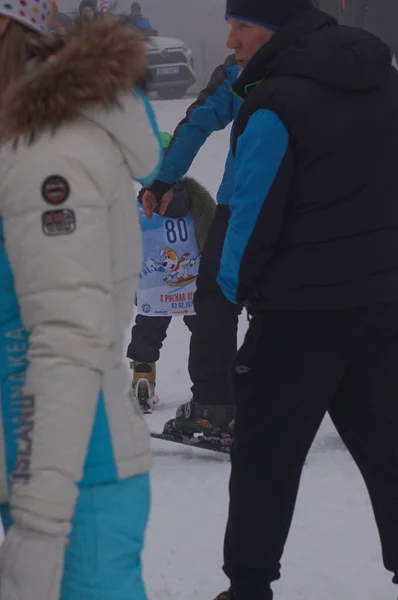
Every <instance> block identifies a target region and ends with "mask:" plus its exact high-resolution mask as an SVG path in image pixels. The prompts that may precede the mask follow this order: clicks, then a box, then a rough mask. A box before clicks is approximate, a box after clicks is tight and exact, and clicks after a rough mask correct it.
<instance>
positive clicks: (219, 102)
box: [149, 55, 242, 204]
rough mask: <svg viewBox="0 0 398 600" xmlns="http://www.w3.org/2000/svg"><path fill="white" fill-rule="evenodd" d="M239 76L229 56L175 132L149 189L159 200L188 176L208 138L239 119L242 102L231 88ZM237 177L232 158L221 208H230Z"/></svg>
mask: <svg viewBox="0 0 398 600" xmlns="http://www.w3.org/2000/svg"><path fill="white" fill-rule="evenodd" d="M239 73H240V69H239V67H238V65H237V64H236V61H235V58H234V56H233V55H231V56H229V57H228V58H227V59H226V61H225V62H224V64H223V65H220V66H219V67H217V68H216V69H215V70H214V72H213V73H212V75H211V77H210V80H209V83H208V84H207V86H206V87H205V88H204V89H203V90H202V91H201V92H200V94H199V96H198V98H197V99H196V100H195V102H194V103H193V104H191V106H190V107H189V108H188V110H187V113H186V116H185V118H184V119H183V120H182V121H181V122H180V123H179V125H178V126H177V128H176V130H175V132H174V135H173V138H172V140H171V142H170V145H169V147H168V150H167V154H166V158H165V160H164V163H163V166H162V169H161V171H160V173H159V175H158V178H157V180H156V181H155V182H154V183H153V184H152V185H151V186H150V187H149V189H150V190H151V191H152V192H153V193H154V194H155V196H156V197H157V198H158V199H159V200H160V198H161V197H162V195H163V194H164V193H165V192H166V191H168V190H169V189H170V188H171V187H173V185H174V184H175V183H176V182H177V181H179V180H180V179H181V178H182V177H183V176H184V175H185V174H186V173H187V172H188V170H189V168H190V166H191V164H192V162H193V160H194V158H195V156H196V155H197V153H198V152H199V150H200V148H201V147H202V146H203V144H204V143H205V141H206V140H207V138H208V137H209V136H210V135H211V134H212V133H213V132H215V131H220V130H222V129H225V127H227V125H229V124H230V123H231V122H232V121H233V120H234V119H235V118H236V116H237V114H238V112H239V109H240V106H241V104H242V101H241V99H240V98H239V97H237V96H236V95H235V94H233V93H232V90H231V86H232V85H233V84H234V83H235V81H236V80H237V78H238V76H239ZM233 177H234V170H233V159H232V155H231V154H229V155H228V157H227V161H226V166H225V172H224V177H223V180H222V183H221V186H220V189H219V192H218V195H217V202H218V203H219V204H229V201H230V198H231V196H232V190H233Z"/></svg>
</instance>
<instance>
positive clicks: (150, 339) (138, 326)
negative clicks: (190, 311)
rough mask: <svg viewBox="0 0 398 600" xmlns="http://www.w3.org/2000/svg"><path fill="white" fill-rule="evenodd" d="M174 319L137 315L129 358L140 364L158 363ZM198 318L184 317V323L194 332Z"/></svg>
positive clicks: (128, 353) (128, 350)
mask: <svg viewBox="0 0 398 600" xmlns="http://www.w3.org/2000/svg"><path fill="white" fill-rule="evenodd" d="M171 319H172V317H146V316H145V315H137V316H136V318H135V325H134V327H133V328H132V330H131V342H130V344H129V345H128V348H127V357H128V358H129V359H130V360H138V361H139V362H148V363H152V362H157V361H158V360H159V357H160V350H161V349H162V346H163V342H164V340H165V339H166V337H167V329H168V327H169V325H170V322H171ZM195 321H196V316H195V315H188V316H186V317H184V323H185V325H186V326H187V327H188V329H189V331H191V332H192V330H193V328H194V326H195Z"/></svg>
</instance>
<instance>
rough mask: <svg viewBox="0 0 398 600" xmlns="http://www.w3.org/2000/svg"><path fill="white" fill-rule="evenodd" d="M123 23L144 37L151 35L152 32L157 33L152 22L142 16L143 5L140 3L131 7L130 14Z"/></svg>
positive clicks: (135, 3)
mask: <svg viewBox="0 0 398 600" xmlns="http://www.w3.org/2000/svg"><path fill="white" fill-rule="evenodd" d="M122 22H123V23H124V25H127V26H128V27H133V28H134V29H137V30H138V31H139V32H140V33H142V34H143V35H149V34H151V33H152V32H154V33H155V30H154V29H153V27H152V25H151V22H150V21H149V19H147V17H144V15H143V14H142V8H141V4H140V3H139V2H133V3H132V5H131V7H130V14H129V15H128V16H126V17H124V18H123V20H122Z"/></svg>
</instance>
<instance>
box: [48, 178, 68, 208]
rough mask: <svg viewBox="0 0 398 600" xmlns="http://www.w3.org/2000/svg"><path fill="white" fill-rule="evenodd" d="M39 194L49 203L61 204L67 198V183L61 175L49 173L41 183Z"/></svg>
mask: <svg viewBox="0 0 398 600" xmlns="http://www.w3.org/2000/svg"><path fill="white" fill-rule="evenodd" d="M41 195H42V197H43V199H44V200H45V201H46V202H48V203H49V204H62V203H63V202H65V201H66V200H67V199H68V198H69V195H70V187H69V183H68V182H67V181H66V179H65V178H64V177H61V175H50V177H47V178H46V179H45V180H44V181H43V183H42V186H41Z"/></svg>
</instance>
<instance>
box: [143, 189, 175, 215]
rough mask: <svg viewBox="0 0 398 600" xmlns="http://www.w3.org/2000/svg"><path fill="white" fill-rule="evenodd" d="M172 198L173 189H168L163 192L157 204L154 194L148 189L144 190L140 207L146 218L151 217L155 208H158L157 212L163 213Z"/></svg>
mask: <svg viewBox="0 0 398 600" xmlns="http://www.w3.org/2000/svg"><path fill="white" fill-rule="evenodd" d="M172 199H173V190H172V189H171V190H168V191H167V192H166V193H165V194H163V196H162V199H161V201H160V203H159V204H158V202H157V200H156V196H155V194H153V193H152V192H151V191H150V190H146V191H145V192H144V195H143V196H142V208H143V209H144V215H145V216H146V218H147V219H152V214H153V213H154V212H155V209H156V208H157V207H158V208H159V214H160V215H162V216H163V215H164V214H165V212H166V210H167V207H168V206H169V204H170V202H171V201H172Z"/></svg>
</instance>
